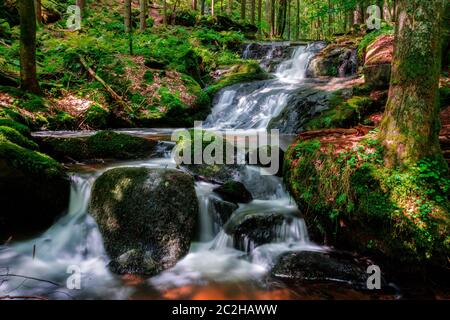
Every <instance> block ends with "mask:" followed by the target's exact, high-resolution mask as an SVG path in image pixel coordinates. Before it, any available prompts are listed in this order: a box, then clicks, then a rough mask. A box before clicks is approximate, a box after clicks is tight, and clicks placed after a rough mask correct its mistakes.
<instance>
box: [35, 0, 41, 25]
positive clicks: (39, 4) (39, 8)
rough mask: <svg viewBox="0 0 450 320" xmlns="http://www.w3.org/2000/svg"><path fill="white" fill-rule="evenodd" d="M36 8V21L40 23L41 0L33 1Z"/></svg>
mask: <svg viewBox="0 0 450 320" xmlns="http://www.w3.org/2000/svg"><path fill="white" fill-rule="evenodd" d="M34 4H35V6H36V8H35V10H36V22H37V23H38V24H39V25H41V24H42V0H35V2H34Z"/></svg>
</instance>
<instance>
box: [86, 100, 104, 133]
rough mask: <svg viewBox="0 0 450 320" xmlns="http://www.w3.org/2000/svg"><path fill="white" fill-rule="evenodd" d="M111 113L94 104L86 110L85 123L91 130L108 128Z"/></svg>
mask: <svg viewBox="0 0 450 320" xmlns="http://www.w3.org/2000/svg"><path fill="white" fill-rule="evenodd" d="M109 115H110V113H109V111H108V110H107V109H105V108H103V107H101V106H99V105H98V104H93V105H92V106H90V107H89V109H87V110H86V113H85V117H84V122H85V123H86V124H87V125H88V126H90V127H91V128H106V127H107V126H108V117H109Z"/></svg>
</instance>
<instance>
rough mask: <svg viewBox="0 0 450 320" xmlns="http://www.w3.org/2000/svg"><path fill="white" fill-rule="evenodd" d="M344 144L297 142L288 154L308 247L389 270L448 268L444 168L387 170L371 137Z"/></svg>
mask: <svg viewBox="0 0 450 320" xmlns="http://www.w3.org/2000/svg"><path fill="white" fill-rule="evenodd" d="M358 140H359V141H358ZM350 141H352V143H348V142H350ZM350 141H346V139H339V138H336V139H335V140H334V141H326V138H324V139H322V140H319V139H313V140H304V139H300V140H299V141H297V142H295V143H294V144H293V145H292V146H291V147H290V148H289V150H288V152H287V153H286V160H285V171H284V181H285V183H286V186H287V188H288V189H289V191H290V193H291V195H292V196H293V198H294V199H295V201H296V202H297V204H298V206H299V208H300V210H301V211H302V212H303V213H304V218H305V220H306V222H307V224H308V231H309V233H310V235H311V236H312V238H313V240H315V241H317V242H321V243H327V244H332V245H335V246H336V247H338V248H339V247H340V248H344V249H351V250H356V251H358V252H360V253H362V254H367V255H371V256H373V257H376V258H378V260H381V261H383V262H385V263H386V264H387V265H390V266H393V267H395V268H404V269H409V270H414V269H417V268H421V267H423V266H428V265H433V266H438V267H443V266H446V265H448V253H449V252H450V236H449V235H450V215H449V211H450V196H449V194H450V193H449V190H450V185H449V181H450V179H449V178H448V171H447V168H446V167H444V166H443V164H442V162H440V161H438V160H437V159H424V160H422V161H420V162H419V163H416V164H415V165H411V166H409V167H405V168H402V169H389V168H386V167H385V166H384V161H383V150H384V149H383V147H382V145H381V144H380V142H379V140H378V136H377V134H376V133H375V132H372V133H370V134H369V135H367V136H365V137H361V138H359V139H356V141H355V139H354V138H353V140H350Z"/></svg>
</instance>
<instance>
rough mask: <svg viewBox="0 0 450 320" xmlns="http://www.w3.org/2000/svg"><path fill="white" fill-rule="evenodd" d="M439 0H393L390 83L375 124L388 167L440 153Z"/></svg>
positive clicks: (440, 10) (441, 10)
mask: <svg viewBox="0 0 450 320" xmlns="http://www.w3.org/2000/svg"><path fill="white" fill-rule="evenodd" d="M445 1H446V0H434V1H428V0H398V1H397V2H398V3H397V5H398V15H397V17H398V24H397V26H396V31H395V50H394V57H393V62H392V75H391V86H390V90H389V99H388V102H387V105H386V110H385V113H384V116H383V121H382V124H381V137H382V139H383V142H384V146H385V163H386V165H387V166H388V167H395V166H399V167H402V166H404V165H408V164H412V163H416V162H417V161H419V160H420V159H423V158H425V157H436V156H439V155H440V156H441V157H442V153H441V152H440V146H439V140H438V134H439V130H440V124H439V104H438V88H439V76H440V70H441V26H442V25H441V21H442V17H443V12H444V2H445Z"/></svg>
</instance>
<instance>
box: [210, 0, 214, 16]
mask: <svg viewBox="0 0 450 320" xmlns="http://www.w3.org/2000/svg"><path fill="white" fill-rule="evenodd" d="M211 16H212V17H214V0H211Z"/></svg>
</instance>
